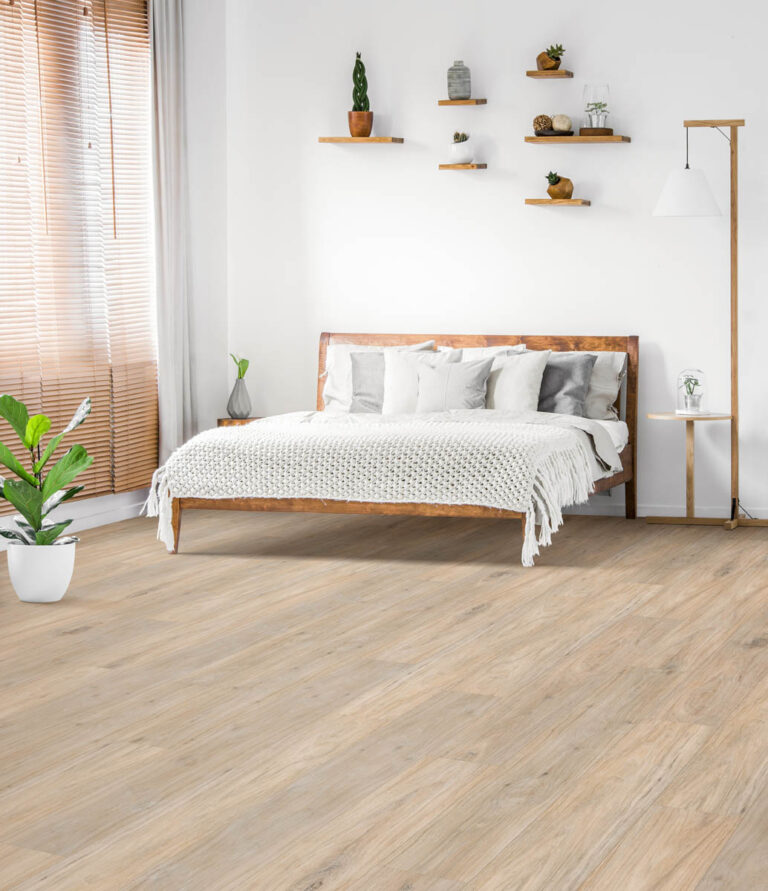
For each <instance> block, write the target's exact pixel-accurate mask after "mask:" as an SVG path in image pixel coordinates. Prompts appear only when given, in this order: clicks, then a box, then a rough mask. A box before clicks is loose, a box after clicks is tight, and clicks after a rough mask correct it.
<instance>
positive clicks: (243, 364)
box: [237, 359, 251, 377]
mask: <svg viewBox="0 0 768 891" xmlns="http://www.w3.org/2000/svg"><path fill="white" fill-rule="evenodd" d="M250 364H251V363H250V360H249V359H241V360H240V361H239V362H238V363H237V373H238V376H239V377H245V372H246V371H248V366H249V365H250Z"/></svg>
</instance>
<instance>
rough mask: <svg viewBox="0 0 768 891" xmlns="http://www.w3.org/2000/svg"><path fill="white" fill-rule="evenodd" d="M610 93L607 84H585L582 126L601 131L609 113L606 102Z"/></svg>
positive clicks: (604, 126)
mask: <svg viewBox="0 0 768 891" xmlns="http://www.w3.org/2000/svg"><path fill="white" fill-rule="evenodd" d="M610 94H611V91H610V88H609V86H608V84H587V85H586V86H585V87H584V114H585V118H584V126H585V127H589V128H591V129H593V130H603V129H605V128H606V122H607V120H608V115H609V114H610V111H609V109H608V100H609V97H610Z"/></svg>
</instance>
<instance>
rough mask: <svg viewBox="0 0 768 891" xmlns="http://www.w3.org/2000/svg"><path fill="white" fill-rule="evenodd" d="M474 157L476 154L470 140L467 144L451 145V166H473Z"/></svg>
mask: <svg viewBox="0 0 768 891" xmlns="http://www.w3.org/2000/svg"><path fill="white" fill-rule="evenodd" d="M473 157H474V152H473V151H472V144H471V142H470V140H469V139H468V140H467V141H466V142H452V143H451V164H471V163H472V159H473Z"/></svg>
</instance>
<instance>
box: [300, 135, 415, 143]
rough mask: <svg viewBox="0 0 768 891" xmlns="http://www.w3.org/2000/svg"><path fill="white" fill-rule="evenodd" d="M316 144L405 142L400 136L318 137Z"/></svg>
mask: <svg viewBox="0 0 768 891" xmlns="http://www.w3.org/2000/svg"><path fill="white" fill-rule="evenodd" d="M317 141H318V142H396V143H401V142H405V139H404V138H403V137H402V136H318V137H317Z"/></svg>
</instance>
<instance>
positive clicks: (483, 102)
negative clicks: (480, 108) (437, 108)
mask: <svg viewBox="0 0 768 891" xmlns="http://www.w3.org/2000/svg"><path fill="white" fill-rule="evenodd" d="M437 104H438V105H487V104H488V100H487V99H438V100H437Z"/></svg>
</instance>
